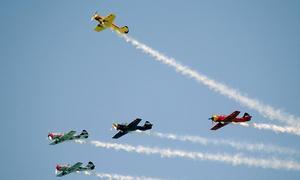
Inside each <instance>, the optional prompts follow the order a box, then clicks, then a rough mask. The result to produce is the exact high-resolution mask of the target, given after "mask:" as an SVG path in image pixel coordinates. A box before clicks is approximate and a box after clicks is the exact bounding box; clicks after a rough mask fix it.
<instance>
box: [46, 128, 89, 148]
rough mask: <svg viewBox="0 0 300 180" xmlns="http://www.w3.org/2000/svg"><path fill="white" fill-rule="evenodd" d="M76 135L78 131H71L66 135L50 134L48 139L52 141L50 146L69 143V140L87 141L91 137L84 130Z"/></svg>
mask: <svg viewBox="0 0 300 180" xmlns="http://www.w3.org/2000/svg"><path fill="white" fill-rule="evenodd" d="M75 133H76V131H70V132H68V133H66V134H64V133H49V134H48V139H49V140H51V141H52V142H51V143H50V145H55V144H59V143H62V142H64V141H69V140H76V139H86V138H88V137H89V134H88V132H87V131H86V130H82V132H81V133H80V134H79V135H75Z"/></svg>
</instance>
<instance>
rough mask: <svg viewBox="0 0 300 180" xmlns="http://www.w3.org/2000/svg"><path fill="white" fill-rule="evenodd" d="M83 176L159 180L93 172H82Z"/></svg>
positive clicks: (123, 179)
mask: <svg viewBox="0 0 300 180" xmlns="http://www.w3.org/2000/svg"><path fill="white" fill-rule="evenodd" d="M83 173H84V174H85V175H89V176H91V175H94V176H97V177H99V178H100V179H109V180H112V179H116V180H134V179H135V180H159V179H158V178H152V177H145V176H129V175H120V174H112V173H97V172H96V173H95V172H88V171H85V172H83Z"/></svg>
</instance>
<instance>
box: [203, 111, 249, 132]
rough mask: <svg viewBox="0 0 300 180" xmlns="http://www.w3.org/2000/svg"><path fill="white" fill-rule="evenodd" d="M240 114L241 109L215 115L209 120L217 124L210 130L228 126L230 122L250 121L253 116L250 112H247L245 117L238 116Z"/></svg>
mask: <svg viewBox="0 0 300 180" xmlns="http://www.w3.org/2000/svg"><path fill="white" fill-rule="evenodd" d="M239 114H240V111H234V112H233V113H231V114H230V115H228V116H226V115H213V116H212V117H211V118H209V120H211V121H212V122H216V123H217V124H216V125H215V126H214V127H212V128H211V129H210V130H217V129H219V128H221V127H223V126H226V125H227V124H229V123H233V122H234V123H235V122H246V121H250V120H251V118H252V116H250V115H249V114H248V113H245V114H244V115H243V117H240V118H238V117H237V116H238V115H239Z"/></svg>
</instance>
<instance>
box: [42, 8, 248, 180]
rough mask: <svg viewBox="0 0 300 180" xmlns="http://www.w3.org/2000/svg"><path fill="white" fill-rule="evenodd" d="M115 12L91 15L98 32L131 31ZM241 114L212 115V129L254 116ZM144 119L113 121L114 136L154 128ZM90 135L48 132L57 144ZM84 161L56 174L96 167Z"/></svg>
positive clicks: (53, 142)
mask: <svg viewBox="0 0 300 180" xmlns="http://www.w3.org/2000/svg"><path fill="white" fill-rule="evenodd" d="M115 17H116V16H115V15H114V14H110V15H108V16H106V17H104V16H100V15H99V14H98V13H97V12H96V13H95V14H94V15H93V16H92V17H91V20H95V21H96V22H97V23H98V24H97V26H96V27H95V29H94V30H95V31H96V32H100V31H102V30H104V29H107V28H110V29H112V30H114V31H116V32H118V33H121V34H127V33H128V32H129V29H128V27H127V26H123V27H119V26H117V25H115V24H114V19H115ZM239 114H240V111H234V112H233V113H231V114H230V115H212V116H211V117H210V118H209V120H211V121H212V123H216V124H215V125H214V126H213V127H212V128H211V129H210V130H218V129H220V128H222V127H224V126H226V125H228V124H230V123H242V122H247V121H250V120H251V118H252V116H250V115H249V114H248V113H244V115H243V116H242V117H237V116H238V115H239ZM141 121H142V119H140V118H136V119H135V120H133V121H132V122H130V123H129V124H126V123H121V124H118V123H113V125H112V127H113V128H114V129H115V130H117V131H118V132H117V134H115V135H114V136H113V137H112V138H113V139H118V138H120V137H122V136H124V135H125V134H127V133H129V132H133V131H137V130H139V131H147V130H150V129H152V126H153V124H151V123H150V122H149V121H145V123H144V125H143V126H139V123H140V122H141ZM88 137H89V134H88V132H87V131H86V130H82V132H81V133H80V134H77V135H76V131H74V130H71V131H70V132H68V133H54V132H52V133H48V139H49V140H50V141H51V143H50V144H49V145H56V144H60V143H63V142H66V141H71V140H80V139H87V138H88ZM82 165H83V163H82V162H77V163H75V164H73V165H69V164H66V165H61V164H58V165H57V166H56V176H57V177H62V176H65V175H68V174H70V173H73V172H80V171H91V170H93V169H95V165H94V164H93V162H91V161H90V162H88V164H87V165H86V166H82Z"/></svg>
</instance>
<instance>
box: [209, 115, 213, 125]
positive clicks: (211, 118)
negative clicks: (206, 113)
mask: <svg viewBox="0 0 300 180" xmlns="http://www.w3.org/2000/svg"><path fill="white" fill-rule="evenodd" d="M208 120H211V124H212V125H214V117H213V116H212V117H210V118H208Z"/></svg>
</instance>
